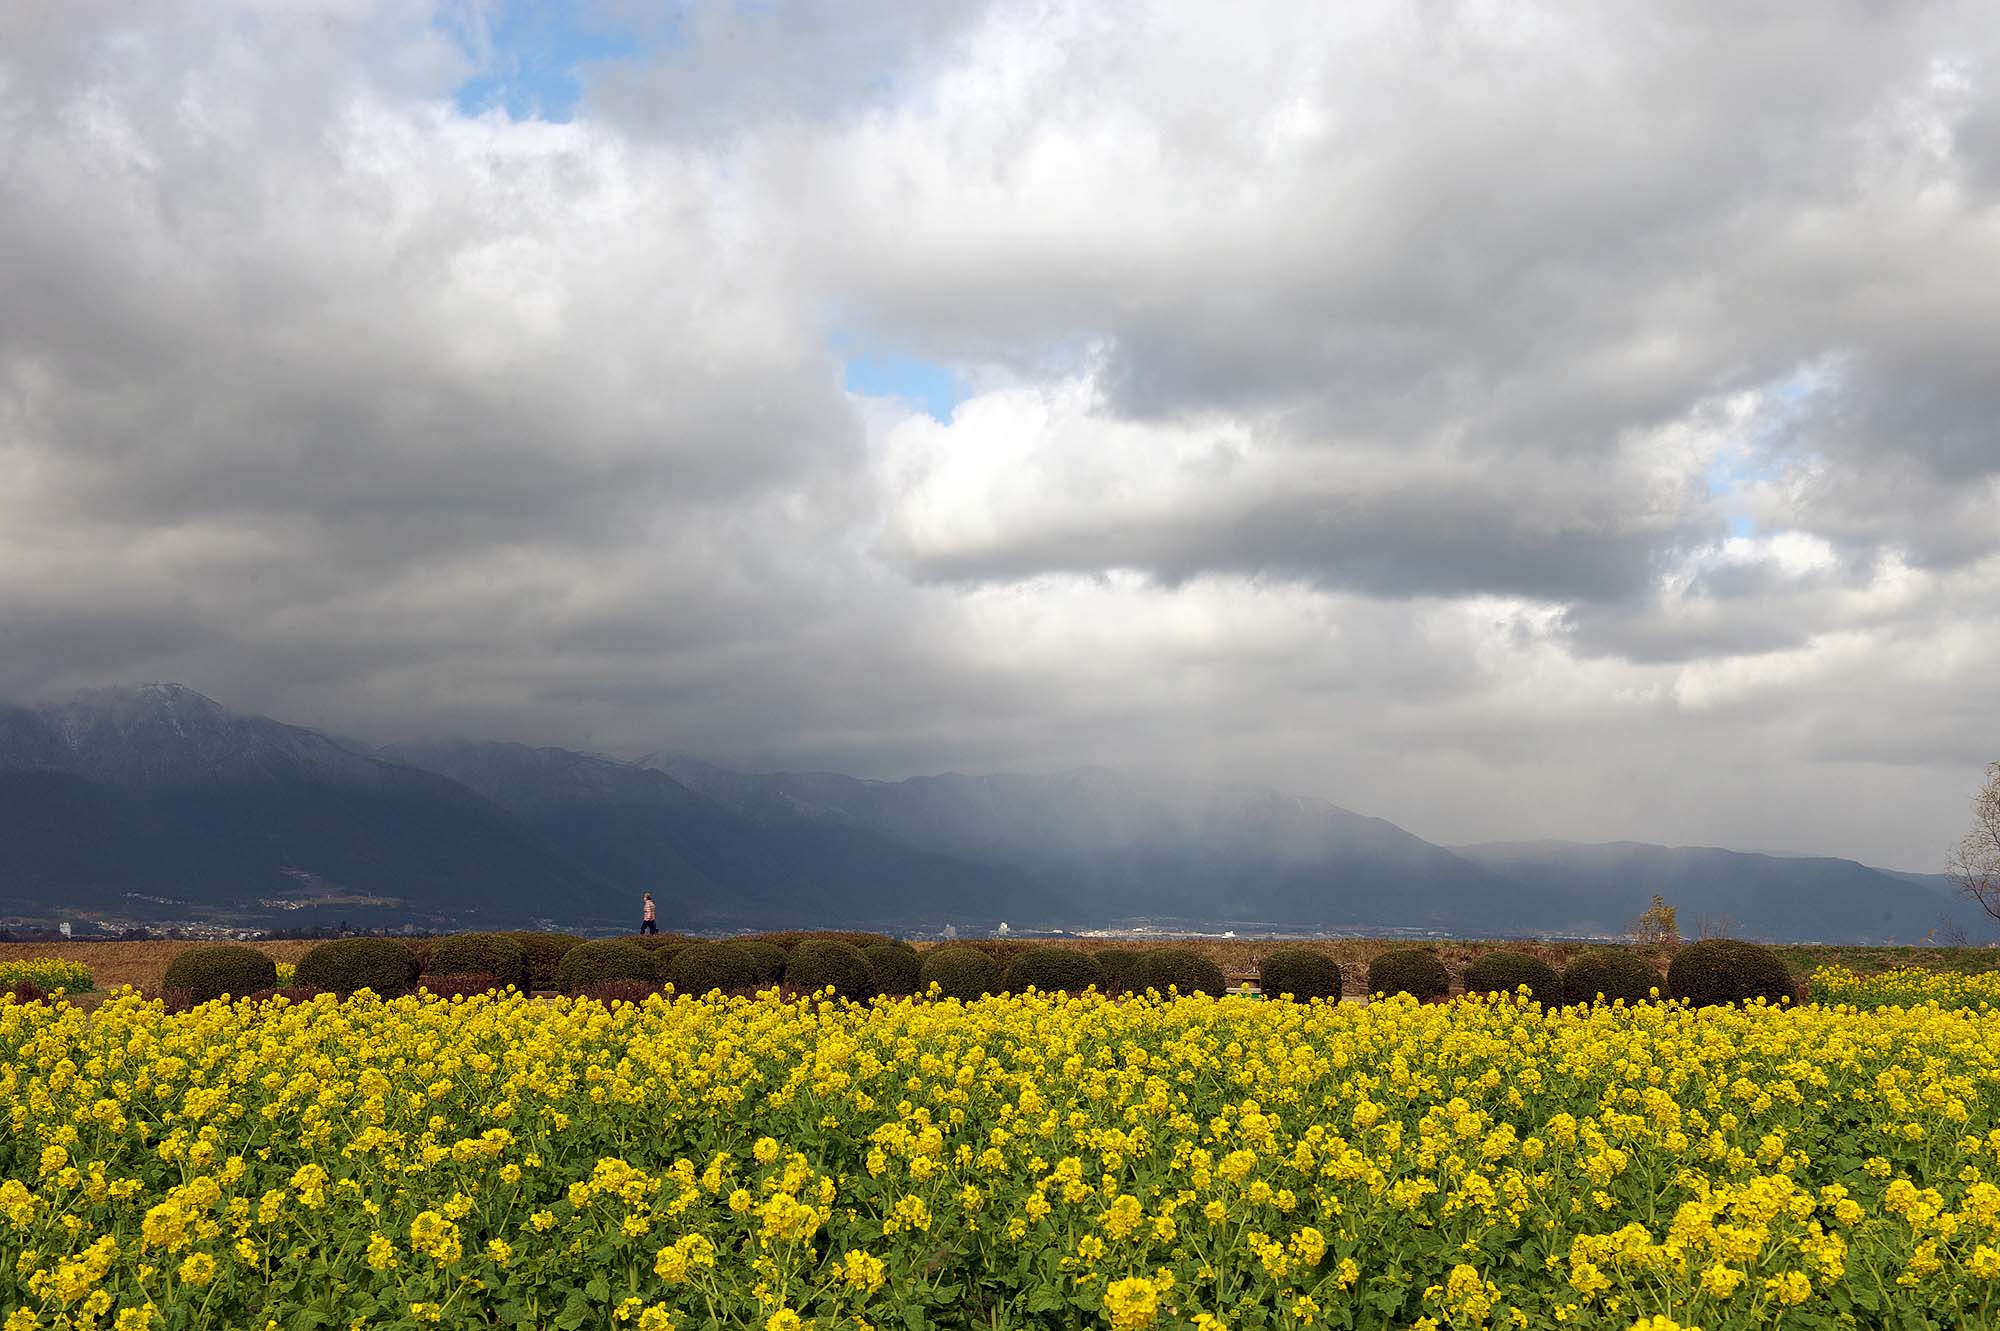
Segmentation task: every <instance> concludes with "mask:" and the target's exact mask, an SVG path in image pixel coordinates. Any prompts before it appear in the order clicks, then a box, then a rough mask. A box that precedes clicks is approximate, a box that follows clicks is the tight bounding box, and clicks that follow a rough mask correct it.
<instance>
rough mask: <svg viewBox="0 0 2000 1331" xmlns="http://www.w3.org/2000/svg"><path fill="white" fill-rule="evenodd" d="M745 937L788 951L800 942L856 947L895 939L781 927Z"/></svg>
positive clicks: (843, 930)
mask: <svg viewBox="0 0 2000 1331" xmlns="http://www.w3.org/2000/svg"><path fill="white" fill-rule="evenodd" d="M745 939H746V940H747V941H749V942H753V943H772V944H775V945H776V946H778V947H781V948H783V949H785V951H786V952H788V953H789V952H790V951H791V950H792V949H793V948H795V947H797V946H798V945H799V944H800V943H828V942H831V943H849V944H852V945H853V946H854V947H857V948H870V947H873V946H875V945H876V944H877V943H890V942H894V941H895V940H894V939H892V938H890V937H889V935H887V934H871V933H863V932H860V931H857V930H853V929H781V930H778V931H776V932H774V933H764V934H747V935H745Z"/></svg>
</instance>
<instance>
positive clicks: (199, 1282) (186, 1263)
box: [177, 1252, 215, 1289]
mask: <svg viewBox="0 0 2000 1331" xmlns="http://www.w3.org/2000/svg"><path fill="white" fill-rule="evenodd" d="M177 1274H179V1276H180V1278H181V1280H182V1282H183V1283H185V1284H189V1285H193V1286H194V1287H195V1288H197V1289H199V1288H201V1287H202V1286H203V1285H206V1284H207V1283H208V1282H209V1281H211V1280H213V1279H215V1258H213V1257H211V1256H209V1255H208V1254H207V1253H205V1252H191V1253H189V1254H188V1255H187V1257H186V1258H185V1259H184V1260H183V1261H182V1262H181V1265H180V1270H179V1272H178V1273H177Z"/></svg>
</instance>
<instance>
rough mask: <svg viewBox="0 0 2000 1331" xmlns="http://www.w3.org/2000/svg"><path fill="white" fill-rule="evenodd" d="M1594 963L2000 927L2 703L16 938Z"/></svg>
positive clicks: (1738, 872) (1345, 829)
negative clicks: (1410, 935)
mask: <svg viewBox="0 0 2000 1331" xmlns="http://www.w3.org/2000/svg"><path fill="white" fill-rule="evenodd" d="M644 891H651V892H652V893H653V894H654V895H655V897H656V898H658V900H659V904H660V915H661V919H662V920H663V921H664V922H665V927H667V928H670V929H671V928H676V927H678V928H687V929H697V930H718V929H729V928H736V927H773V926H799V925H819V926H873V927H881V928H890V929H896V930H903V931H934V930H936V929H939V928H942V927H943V926H945V925H957V926H961V927H967V928H971V929H980V928H987V927H992V926H995V925H997V924H998V923H999V922H1000V921H1003V920H1005V921H1009V922H1011V924H1012V925H1013V926H1014V927H1015V928H1017V929H1031V928H1033V929H1042V928H1064V929H1082V928H1092V927H1104V926H1112V925H1132V924H1151V925H1156V926H1159V927H1161V928H1169V929H1171V928H1175V927H1180V928H1204V929H1218V928H1224V927H1233V928H1238V929H1252V928H1263V929H1269V930H1272V931H1296V932H1336V933H1343V932H1344V933H1364V932H1382V931H1396V930H1408V931H1423V932H1434V933H1438V934H1447V935H1458V936H1531V935H1563V936H1602V935H1614V934H1617V933H1619V932H1621V931H1622V930H1624V929H1625V928H1626V927H1627V926H1628V925H1629V924H1630V922H1631V921H1632V920H1633V919H1635V918H1636V917H1637V916H1638V915H1639V914H1640V912H1641V911H1643V910H1644V909H1645V908H1646V906H1647V905H1648V903H1649V902H1650V900H1651V897H1652V895H1653V894H1655V893H1658V894H1660V895H1661V896H1663V897H1665V898H1666V900H1668V901H1669V902H1671V903H1672V904H1674V905H1675V906H1676V907H1677V908H1678V909H1679V911H1680V914H1681V920H1682V923H1683V926H1684V927H1688V926H1692V925H1695V924H1697V923H1699V924H1702V925H1704V926H1707V927H1711V928H1715V929H1727V930H1730V931H1733V932H1736V933H1739V934H1742V935H1743V936H1748V937H1759V938H1766V939H1771V940H1774V941H1825V942H1848V941H1852V942H1864V941H1865V942H1915V941H1919V940H1922V939H1924V938H1926V937H1927V936H1933V935H1935V934H1936V933H1937V932H1938V931H1939V930H1940V928H1941V927H1943V928H1944V929H1945V930H1946V931H1947V932H1951V933H1955V932H1957V931H1958V930H1960V929H1964V930H1967V931H1969V932H1971V933H1973V934H1974V935H1975V936H1980V937H1983V936H1985V934H1986V933H1987V932H1988V930H1987V929H1986V928H1985V927H1984V926H1985V925H1986V924H1987V922H1986V921H1984V918H1983V917H1982V916H1980V915H1979V914H1978V912H1977V911H1976V910H1975V909H1974V908H1972V907H1970V906H1968V905H1967V904H1966V903H1964V902H1962V901H1960V900H1958V899H1957V898H1955V897H1954V896H1953V895H1952V894H1951V892H1950V884H1949V882H1948V880H1945V879H1943V878H1941V877H1932V876H1926V875H1913V874H1903V873H1896V872H1892V871H1888V870H1882V869H1875V868H1870V867H1868V866H1866V865H1862V864H1858V863H1855V862H1854V861H1851V860H1841V859H1826V858H1787V857H1777V856H1768V855H1754V854H1744V853H1739V852H1734V851H1728V850H1717V849H1700V848H1670V847H1665V846H1651V845H1642V844H1637V843H1631V842H1617V843H1610V844H1595V845H1585V844H1576V843H1568V842H1551V841H1539V842H1496V843H1490V844H1483V845H1474V846H1459V847H1445V846H1441V845H1436V844H1433V843H1431V842H1429V841H1425V840H1423V839H1422V838H1420V837H1417V836H1415V835H1413V834H1412V833H1410V832H1407V831H1405V830H1404V829H1402V828H1400V827H1397V826H1396V825H1395V824H1393V823H1389V822H1386V821H1384V820H1382V819H1379V818H1371V817H1367V816H1365V815H1363V814H1358V813H1353V812H1350V811H1349V810H1346V809H1343V808H1340V807H1338V806H1337V805H1334V804H1330V803H1327V802H1326V801H1324V800H1318V799H1311V798H1306V797H1302V796H1297V795H1289V794H1284V793H1282V792H1279V791H1275V790H1270V789H1265V788H1261V787H1255V786H1241V785H1214V784H1198V783H1189V782H1178V781H1173V780H1169V779H1166V778H1163V777H1159V776H1154V775H1143V774H1129V773H1119V772H1113V771H1109V770H1106V769H1102V768H1084V769H1079V770H1075V771H1069V772H1062V773H1057V774H1054V775H1047V776H1028V775H998V776H962V775H958V774H945V775H940V776H928V777H917V778H912V779H910V780H904V781H872V780H863V779H860V778H857V777H851V776H843V775H839V774H836V773H824V772H769V773H745V772H737V771H732V770H728V769H726V768H723V767H718V766H715V765H713V764H711V763H708V762H704V761H702V760H700V759H698V758H694V757H690V756H687V755H683V754H674V753H658V754H651V755H648V756H646V757H643V758H640V759H638V760H636V761H627V760H621V759H616V758H609V757H604V756H600V755H595V754H587V753H578V752H573V751H570V750H566V749H559V748H530V747H527V746H524V745H520V744H512V743H503V742H492V741H461V742H454V743H443V744H436V743H432V744H402V745H392V746H388V747H384V748H375V747H371V746H369V745H365V744H361V743H358V742H355V741H351V740H343V739H339V738H336V737H334V736H330V735H327V734H323V733H321V732H318V731H314V730H309V729H305V728H303V727H298V726H292V725H286V724H284V723H282V722H279V721H274V720H269V719H266V718H262V717H255V716H247V715H244V714H241V713H238V712H235V711H232V710H230V709H229V708H227V707H225V706H223V705H222V704H220V703H218V702H216V701H214V700H213V699H210V698H207V697H204V696H203V695H201V694H200V693H197V692H195V691H194V690H192V689H188V688H185V687H183V686H180V685H173V684H150V685H140V686H136V687H129V688H116V689H99V690H91V691H87V692H84V693H80V694H78V695H76V696H75V697H73V698H71V699H69V700H67V701H65V702H60V703H53V704H44V705H41V706H36V707H24V706H16V707H8V706H0V918H5V919H9V920H13V921H19V922H46V921H48V920H51V919H54V918H57V917H59V916H60V917H65V918H66V917H68V916H70V915H86V916H90V917H92V918H103V919H106V920H113V921H119V922H146V921H154V922H160V921H175V922H183V921H193V920H205V921H213V922H233V923H258V924H270V923H276V922H284V923H298V924H307V923H327V922H331V921H333V920H335V919H340V920H345V921H348V922H351V923H357V924H370V925H376V924H381V925H398V924H414V925H420V926H429V927H459V928H464V927H481V926H489V925H491V926H498V925H505V924H526V923H542V924H552V925H559V926H563V927H571V928H581V929H586V930H590V929H597V930H612V929H619V928H624V927H629V926H630V925H631V924H632V923H633V922H634V921H635V920H636V916H637V902H638V898H639V894H640V893H641V892H644Z"/></svg>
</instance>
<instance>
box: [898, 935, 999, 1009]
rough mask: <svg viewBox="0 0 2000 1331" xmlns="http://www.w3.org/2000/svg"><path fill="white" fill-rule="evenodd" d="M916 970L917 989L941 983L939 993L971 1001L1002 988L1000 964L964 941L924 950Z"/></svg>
mask: <svg viewBox="0 0 2000 1331" xmlns="http://www.w3.org/2000/svg"><path fill="white" fill-rule="evenodd" d="M923 957H924V963H923V965H922V966H921V967H920V968H919V969H918V971H917V992H918V993H920V994H921V993H928V992H930V987H931V986H932V985H936V986H937V987H938V992H939V996H940V997H943V998H956V999H958V1000H959V1001H961V1002H965V1003H970V1002H971V1001H972V1000H974V999H975V998H984V997H985V996H986V995H988V994H997V993H999V992H1000V987H1001V986H1000V964H999V963H998V962H996V961H994V960H993V958H992V957H990V956H988V955H987V954H986V953H985V952H984V951H983V950H981V949H979V948H976V947H969V946H967V945H966V944H964V943H947V944H945V945H944V946H943V947H937V948H932V949H931V950H930V951H929V952H926V953H924V954H923Z"/></svg>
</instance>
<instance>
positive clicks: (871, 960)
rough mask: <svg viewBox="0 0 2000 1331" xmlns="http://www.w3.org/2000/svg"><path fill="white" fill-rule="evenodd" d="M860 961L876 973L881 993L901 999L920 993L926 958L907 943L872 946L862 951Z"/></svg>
mask: <svg viewBox="0 0 2000 1331" xmlns="http://www.w3.org/2000/svg"><path fill="white" fill-rule="evenodd" d="M861 958H862V960H864V961H866V962H867V963H868V969H869V970H870V971H872V972H874V975H875V989H876V991H877V992H878V993H884V994H893V995H895V996H897V997H901V996H902V995H904V994H914V993H915V992H917V976H918V975H920V974H921V973H922V972H923V969H924V959H923V957H921V956H919V955H918V953H917V950H916V949H915V948H913V947H911V946H910V945H909V944H908V943H873V944H870V945H869V946H867V947H864V948H862V949H861Z"/></svg>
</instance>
